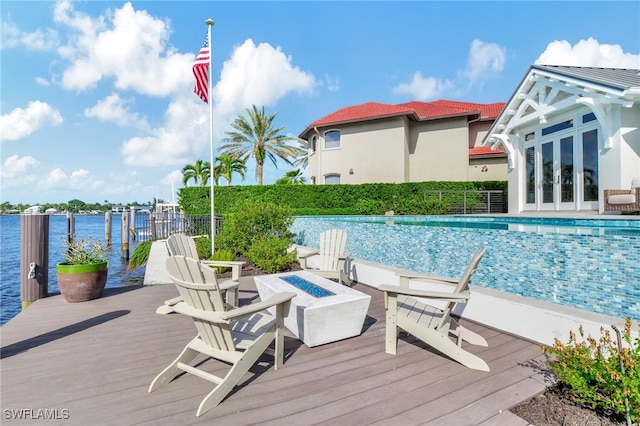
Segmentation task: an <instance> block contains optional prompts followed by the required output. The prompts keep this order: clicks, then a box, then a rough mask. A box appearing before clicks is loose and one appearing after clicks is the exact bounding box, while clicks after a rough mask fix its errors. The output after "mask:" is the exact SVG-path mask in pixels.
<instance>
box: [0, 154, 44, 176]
mask: <svg viewBox="0 0 640 426" xmlns="http://www.w3.org/2000/svg"><path fill="white" fill-rule="evenodd" d="M39 165H40V162H39V161H38V160H36V159H35V158H33V157H31V156H29V155H27V156H24V157H18V156H17V155H11V156H9V157H7V159H6V160H4V164H3V165H2V170H0V177H2V180H3V183H4V180H5V179H15V178H18V179H21V178H24V177H26V176H28V175H29V174H30V172H31V171H32V170H34V169H35V168H36V167H37V166H39Z"/></svg>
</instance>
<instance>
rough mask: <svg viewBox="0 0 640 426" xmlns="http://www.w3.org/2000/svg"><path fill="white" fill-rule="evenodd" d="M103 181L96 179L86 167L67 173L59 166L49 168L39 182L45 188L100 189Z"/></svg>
mask: <svg viewBox="0 0 640 426" xmlns="http://www.w3.org/2000/svg"><path fill="white" fill-rule="evenodd" d="M103 186H104V182H102V181H100V180H98V179H96V177H95V176H93V175H92V174H91V172H89V170H87V169H78V170H74V171H72V172H71V173H70V174H67V173H65V172H64V170H62V169H61V168H59V167H58V168H55V169H53V170H51V171H50V172H49V173H48V174H47V175H46V176H45V177H44V178H43V179H42V181H41V182H40V184H39V189H40V187H41V188H42V189H46V190H74V191H84V190H97V189H100V190H102V189H103Z"/></svg>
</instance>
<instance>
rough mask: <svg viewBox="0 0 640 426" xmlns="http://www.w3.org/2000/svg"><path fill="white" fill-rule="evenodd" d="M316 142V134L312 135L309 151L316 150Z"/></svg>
mask: <svg viewBox="0 0 640 426" xmlns="http://www.w3.org/2000/svg"><path fill="white" fill-rule="evenodd" d="M317 144H318V136H316V135H314V136H313V137H312V138H311V146H310V148H311V152H316V145H317Z"/></svg>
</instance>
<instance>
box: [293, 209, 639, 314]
mask: <svg viewBox="0 0 640 426" xmlns="http://www.w3.org/2000/svg"><path fill="white" fill-rule="evenodd" d="M331 228H338V229H343V230H345V231H346V232H347V233H348V240H347V251H348V252H349V253H350V254H351V256H352V257H355V258H359V259H363V260H367V261H371V262H377V263H381V264H384V265H390V266H394V267H397V268H401V269H408V270H412V271H416V272H421V273H425V274H436V275H445V276H459V275H460V274H461V273H462V272H463V270H464V268H465V267H466V266H467V264H468V262H469V259H471V256H472V255H473V252H474V251H475V250H476V249H477V248H479V247H481V246H486V247H487V253H486V254H485V256H484V258H483V259H482V261H481V262H480V267H479V268H478V271H477V272H476V274H475V275H474V277H473V280H472V282H473V284H474V285H477V286H481V287H486V288H490V289H494V290H498V291H504V292H508V293H513V294H518V295H521V296H524V297H530V298H533V299H537V300H543V301H547V302H552V303H557V304H560V305H564V306H570V307H574V308H578V309H583V310H587V311H590V312H596V313H601V314H605V315H610V316H615V317H619V318H625V317H627V316H630V317H631V318H632V319H633V320H634V321H640V220H624V219H598V218H594V219H586V218H584V219H583V218H576V219H565V218H555V217H554V218H550V217H548V218H538V217H535V218H526V217H488V216H314V217H297V218H296V220H295V222H294V224H293V226H292V229H291V230H292V232H294V233H296V234H297V238H296V240H295V243H296V244H300V245H304V246H308V247H314V248H318V243H319V239H320V233H321V232H323V231H325V230H327V229H331Z"/></svg>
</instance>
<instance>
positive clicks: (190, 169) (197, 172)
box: [182, 160, 211, 186]
mask: <svg viewBox="0 0 640 426" xmlns="http://www.w3.org/2000/svg"><path fill="white" fill-rule="evenodd" d="M210 170H211V166H210V164H209V162H208V161H202V160H198V161H196V162H195V164H187V165H186V166H184V167H183V168H182V183H183V184H185V185H187V183H188V182H189V181H190V180H191V179H193V180H194V181H196V183H197V184H198V186H205V185H206V184H207V182H208V181H209V178H210V177H211V172H210Z"/></svg>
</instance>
